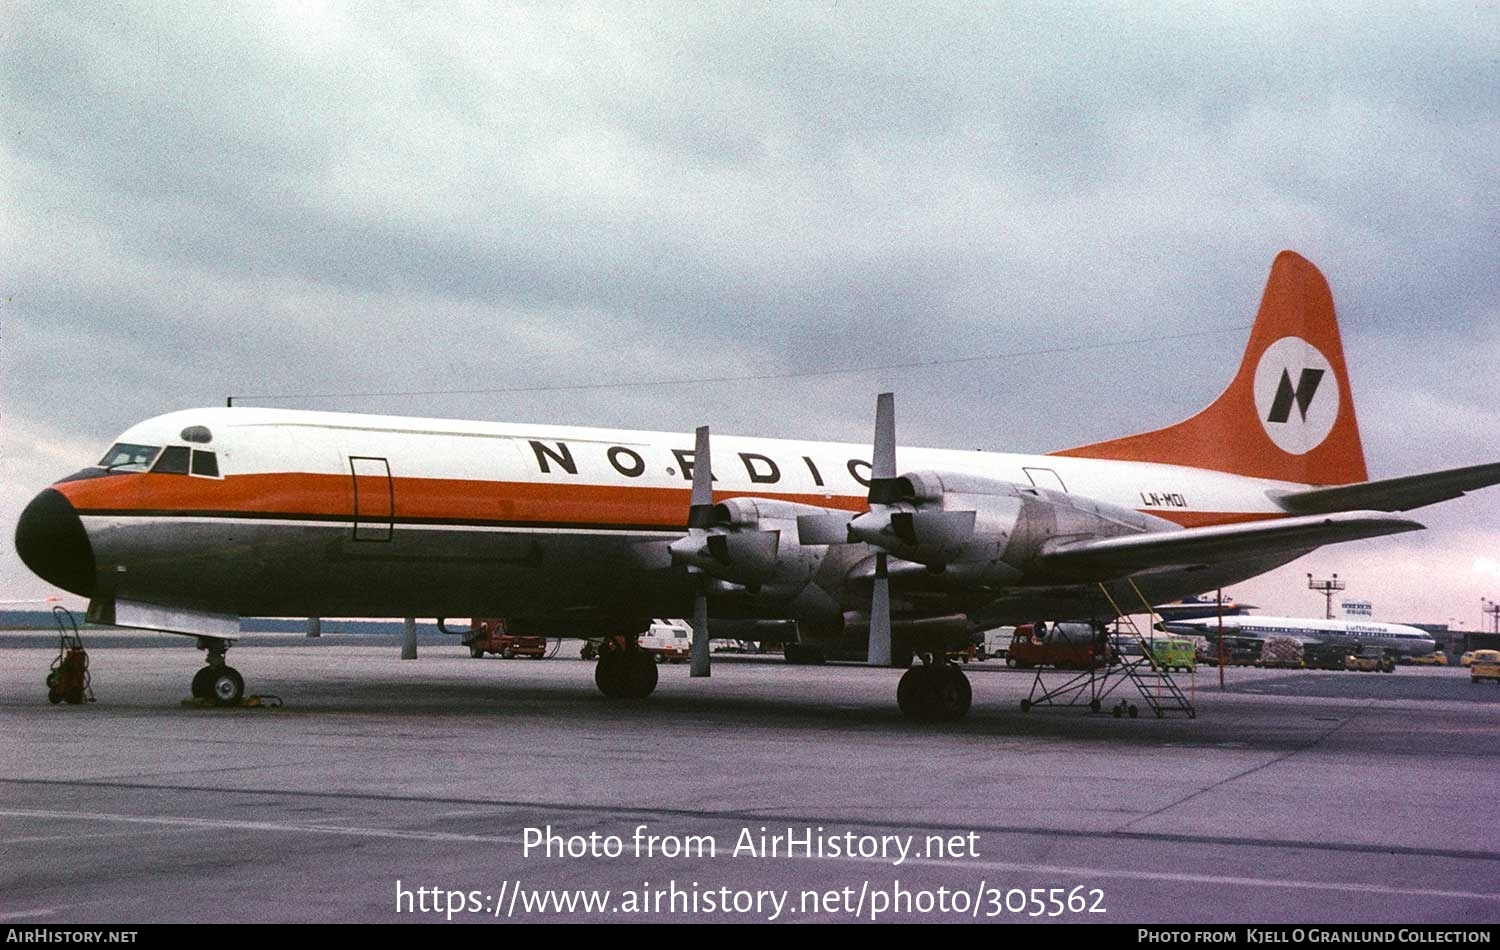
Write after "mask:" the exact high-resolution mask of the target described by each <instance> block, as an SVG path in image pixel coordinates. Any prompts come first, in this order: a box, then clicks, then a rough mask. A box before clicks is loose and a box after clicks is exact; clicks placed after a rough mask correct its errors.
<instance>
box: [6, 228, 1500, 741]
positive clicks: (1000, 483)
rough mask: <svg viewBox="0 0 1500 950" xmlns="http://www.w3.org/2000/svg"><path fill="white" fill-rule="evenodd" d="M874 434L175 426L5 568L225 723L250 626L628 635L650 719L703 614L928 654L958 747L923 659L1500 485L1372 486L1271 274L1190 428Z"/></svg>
mask: <svg viewBox="0 0 1500 950" xmlns="http://www.w3.org/2000/svg"><path fill="white" fill-rule="evenodd" d="M876 429H877V431H876V438H875V441H874V446H873V451H872V446H870V445H863V444H844V443H831V442H802V441H790V440H782V439H771V438H744V437H728V436H720V435H715V436H714V437H713V439H712V442H711V449H710V448H709V445H710V442H709V439H708V434H707V432H706V431H701V432H700V434H699V436H698V438H697V439H694V438H693V437H691V436H690V435H689V434H687V433H670V432H637V431H627V430H616V429H595V428H579V427H571V426H545V425H510V424H502V423H490V422H464V421H454V420H444V419H420V418H406V417H394V416H374V415H357V414H344V413H329V412H303V411H290V410H278V409H264V408H206V409H192V410H186V411H182V412H174V413H170V414H168V415H164V416H158V417H156V418H153V419H148V420H146V421H144V422H141V423H139V424H138V425H135V426H133V427H131V428H130V429H128V430H127V431H126V432H124V433H123V434H122V435H121V436H120V437H119V439H118V441H117V443H116V444H115V445H114V446H113V447H111V449H110V450H109V452H108V453H106V455H105V456H104V457H103V458H102V459H101V460H100V462H99V464H98V465H96V466H94V467H91V468H87V469H85V470H83V471H81V472H79V473H77V474H75V475H73V476H70V477H68V478H65V479H63V480H61V481H59V482H57V483H56V484H54V485H53V486H52V487H50V488H48V489H46V490H44V491H43V492H42V493H41V494H40V495H38V496H37V498H36V499H34V500H33V501H32V502H31V504H30V505H29V506H28V508H27V509H26V511H25V512H24V513H23V515H22V517H21V520H20V522H19V525H18V528H17V532H16V546H17V549H18V551H19V553H20V555H21V557H22V558H23V559H24V560H25V562H26V563H27V564H28V565H29V566H30V567H31V569H32V570H34V571H35V572H36V573H37V574H38V575H40V576H41V577H43V578H44V579H46V580H48V581H50V582H52V583H54V584H56V585H57V586H59V587H62V588H64V589H66V590H69V591H72V592H74V593H76V594H80V595H83V596H86V597H89V598H90V617H91V619H93V620H95V621H96V622H106V623H116V624H119V625H121V626H136V627H146V628H152V629H162V630H169V631H173V632H179V633H184V634H188V635H194V636H198V637H200V638H203V639H202V640H201V641H200V642H203V643H205V644H206V645H208V646H209V647H210V650H209V656H210V663H209V665H208V667H206V668H205V669H204V670H203V671H201V672H200V674H199V677H198V679H197V680H195V686H194V690H195V692H198V693H200V694H201V695H205V696H219V697H220V698H225V699H227V698H231V697H233V698H237V697H238V694H239V690H240V689H242V686H243V684H242V681H240V680H239V677H238V674H237V673H235V674H234V675H233V676H232V677H231V676H228V674H226V673H224V672H223V671H225V670H228V671H229V673H234V671H233V670H231V669H230V668H228V667H227V666H224V665H223V662H222V660H223V653H224V646H225V645H226V644H227V641H228V640H229V639H231V638H232V637H233V636H235V634H236V633H237V631H238V621H239V618H241V617H245V616H378V617H386V616H437V617H471V616H495V617H505V618H506V619H507V622H508V624H509V626H510V629H512V630H514V631H517V632H520V633H542V634H550V635H574V636H612V637H614V636H617V635H618V637H619V640H618V643H619V644H620V649H618V650H606V651H605V655H604V657H603V658H602V659H601V666H600V674H599V684H600V687H601V688H602V689H604V690H605V692H606V693H610V694H611V695H644V694H645V693H649V692H650V687H651V686H653V685H654V682H655V672H654V670H652V671H651V673H650V675H649V676H648V675H647V674H646V673H645V672H644V670H643V668H642V667H641V664H640V663H639V662H638V660H637V659H636V657H635V654H636V653H637V652H638V651H635V650H634V649H633V648H632V647H633V643H634V637H635V635H637V634H638V633H640V632H641V631H643V630H645V628H646V626H647V625H649V623H650V618H651V617H654V616H673V615H681V614H682V613H683V608H684V607H685V606H687V605H688V604H690V603H692V602H693V601H694V600H695V599H696V600H697V602H698V610H697V616H698V617H699V627H700V633H702V637H701V639H702V640H703V642H704V644H705V646H706V624H705V623H703V619H702V618H703V617H704V615H705V614H707V613H708V612H710V611H711V612H712V614H713V616H714V617H715V620H716V621H720V620H722V621H725V622H728V621H731V620H739V621H744V622H746V623H757V622H758V623H764V622H767V621H782V622H783V623H786V624H789V623H791V622H795V629H796V638H797V640H798V641H799V643H800V644H801V646H802V647H803V648H804V649H812V648H816V647H818V646H820V645H832V644H835V643H838V642H842V641H845V640H849V639H854V640H857V641H858V640H863V639H865V638H866V637H868V639H869V649H870V651H871V654H872V655H873V656H875V657H877V658H881V659H883V658H884V656H885V654H887V653H891V652H892V651H893V652H894V654H895V655H896V656H898V657H899V656H901V655H902V654H909V653H910V652H912V651H915V652H916V653H919V654H922V655H924V656H925V657H926V658H927V659H928V660H929V664H930V665H931V666H932V667H933V668H934V669H937V670H940V671H943V672H940V673H934V674H932V675H933V676H934V677H937V676H941V677H945V678H946V679H945V682H946V683H947V684H948V686H949V687H950V688H949V689H948V694H950V699H951V694H955V693H958V694H962V695H960V696H959V697H958V699H952V700H951V702H949V707H948V708H947V710H946V712H944V713H943V715H941V716H938V718H952V716H953V715H954V714H955V709H954V708H953V707H954V704H957V705H961V706H962V707H963V708H964V709H966V708H967V705H968V699H967V685H966V684H964V686H963V688H962V689H954V688H951V687H953V683H954V681H953V675H954V674H952V673H951V672H947V671H945V665H944V663H943V661H942V656H943V655H944V654H945V652H946V646H947V645H948V642H949V641H951V640H953V639H955V638H962V637H964V636H966V633H967V630H968V629H969V628H970V627H971V626H974V625H985V626H991V625H996V624H1000V623H1007V622H1009V623H1019V622H1027V621H1034V620H1039V619H1040V620H1086V621H1103V620H1107V619H1110V618H1112V617H1113V615H1114V610H1113V608H1112V606H1111V599H1113V600H1114V601H1115V602H1116V603H1125V602H1126V600H1125V595H1126V592H1128V591H1130V590H1131V587H1132V585H1134V586H1135V587H1138V588H1139V589H1140V590H1141V591H1142V592H1143V593H1144V594H1145V595H1146V596H1147V597H1148V598H1150V599H1151V600H1153V601H1157V602H1159V601H1164V600H1171V599H1175V598H1177V597H1181V596H1184V595H1188V594H1195V593H1199V592H1201V591H1204V590H1211V589H1214V588H1217V587H1222V586H1227V585H1230V584H1233V583H1236V582H1238V581H1241V580H1244V579H1246V578H1248V577H1252V576H1254V575H1256V574H1259V573H1262V572H1264V571H1266V570H1269V569H1272V568H1274V567H1277V566H1280V565H1282V564H1285V563H1287V562H1289V561H1292V560H1294V559H1295V558H1297V557H1300V556H1302V555H1303V554H1305V553H1307V552H1308V551H1311V550H1313V549H1315V548H1317V547H1318V546H1320V545H1323V544H1327V543H1332V542H1337V541H1344V540H1352V539H1357V538H1369V537H1375V536H1379V535H1383V534H1391V533H1396V532H1401V531H1409V530H1415V529H1417V528H1420V527H1421V526H1420V525H1418V524H1417V523H1416V522H1413V521H1411V520H1409V519H1407V518H1405V517H1403V516H1401V515H1399V514H1396V513H1395V512H1402V511H1407V510H1410V509H1413V508H1417V507H1420V506H1422V505H1426V504H1431V503H1433V502H1436V501H1441V500H1445V499H1448V498H1453V497H1457V496H1458V495H1461V494H1463V493H1464V492H1466V491H1469V490H1472V489H1475V488H1480V487H1484V486H1487V485H1491V484H1494V483H1495V482H1497V481H1500V463H1495V464H1487V465H1477V466H1472V467H1468V468H1463V469H1454V470H1448V471H1444V472H1436V473H1430V474H1425V475H1415V476H1410V477H1406V478H1398V479H1389V480H1384V481H1377V482H1370V481H1367V475H1366V469H1365V460H1364V454H1363V449H1362V447H1361V444H1360V437H1359V427H1358V424H1357V422H1356V419H1355V412H1354V399H1353V395H1352V391H1351V389H1350V385H1349V374H1348V369H1347V367H1346V365H1345V363H1344V354H1343V346H1342V343H1341V341H1340V337H1339V330H1338V324H1337V321H1336V319H1335V316H1334V309H1333V300H1332V296H1331V294H1330V292H1329V289H1328V285H1327V283H1326V282H1325V281H1324V279H1323V276H1322V275H1321V274H1320V273H1319V272H1318V270H1317V269H1316V268H1315V267H1314V266H1313V265H1312V264H1310V263H1309V262H1307V261H1306V260H1304V259H1303V258H1301V257H1299V256H1298V255H1296V254H1294V253H1292V252H1290V251H1287V252H1283V253H1282V254H1280V255H1279V256H1278V257H1277V258H1276V261H1275V263H1274V264H1273V266H1272V269H1271V275H1270V278H1269V281H1268V283H1267V286H1266V292H1265V296H1264V299H1263V300H1262V303H1261V307H1260V312H1259V315H1258V316H1257V318H1256V321H1255V325H1254V328H1253V329H1252V331H1251V336H1250V341H1249V345H1248V346H1247V348H1246V350H1245V355H1244V359H1243V361H1242V363H1241V365H1240V367H1239V370H1238V372H1237V373H1236V375H1235V377H1234V379H1233V381H1232V382H1231V383H1230V385H1229V387H1228V389H1226V390H1225V391H1224V393H1223V394H1222V395H1221V396H1220V397H1219V398H1218V399H1217V400H1215V401H1214V403H1213V404H1212V405H1210V406H1209V407H1208V408H1207V409H1205V410H1204V411H1203V412H1201V413H1199V414H1197V415H1195V416H1193V417H1192V418H1190V419H1187V420H1186V421H1184V422H1181V423H1178V424H1177V425H1174V426H1169V427H1167V428H1164V429H1159V430H1156V431H1153V432H1147V433H1143V434H1140V435H1133V436H1128V437H1125V438H1121V439H1114V440H1110V441H1106V442H1099V443H1096V444H1093V445H1087V446H1082V447H1079V448H1075V449H1070V450H1067V451H1063V452H1057V453H1054V454H1050V455H1016V454H1008V453H989V452H973V451H967V450H966V451H949V450H943V449H927V448H915V447H907V446H900V447H897V446H896V444H895V443H896V439H895V423H894V413H893V404H892V403H891V401H890V400H889V399H887V398H883V399H882V401H881V410H880V413H879V414H878V422H877V427H876ZM705 452H706V453H707V454H709V455H711V458H712V464H711V466H708V467H703V466H699V465H696V464H695V463H696V462H697V460H698V458H699V457H700V456H701V455H703V454H705ZM710 469H711V475H712V483H711V485H710V484H709V482H708V475H709V474H710V471H709V470H710ZM695 471H696V473H697V485H696V492H695V486H694V475H695ZM1129 602H1130V603H1132V604H1133V603H1136V601H1135V599H1134V595H1133V594H1131V595H1130V600H1129ZM612 642H614V641H612ZM705 660H706V657H705ZM907 662H909V660H908V661H907ZM705 671H706V670H705ZM957 675H958V676H960V677H961V674H957ZM647 680H649V684H648V682H647ZM956 714H957V715H961V714H962V712H961V711H958V712H957V713H956Z"/></svg>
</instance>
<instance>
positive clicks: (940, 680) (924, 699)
mask: <svg viewBox="0 0 1500 950" xmlns="http://www.w3.org/2000/svg"><path fill="white" fill-rule="evenodd" d="M973 700H974V691H973V689H972V688H971V687H970V686H969V678H968V677H967V676H965V675H964V674H963V671H961V670H959V669H958V668H957V667H954V666H914V667H912V668H911V669H909V670H907V671H906V672H905V673H904V674H902V676H901V682H900V683H899V684H898V685H897V686H896V705H897V706H899V707H900V708H901V712H902V714H903V715H905V716H906V717H907V718H908V719H915V720H916V721H917V722H952V721H954V720H956V719H962V718H963V717H964V716H965V715H966V714H967V713H968V711H969V706H970V705H971V704H972V703H973Z"/></svg>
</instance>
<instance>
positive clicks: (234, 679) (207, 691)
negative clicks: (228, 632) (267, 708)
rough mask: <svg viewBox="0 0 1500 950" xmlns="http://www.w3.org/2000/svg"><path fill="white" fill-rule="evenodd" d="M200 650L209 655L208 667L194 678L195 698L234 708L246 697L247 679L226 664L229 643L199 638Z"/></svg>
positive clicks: (215, 639)
mask: <svg viewBox="0 0 1500 950" xmlns="http://www.w3.org/2000/svg"><path fill="white" fill-rule="evenodd" d="M198 649H200V650H203V651H205V652H206V653H207V654H208V665H207V666H205V667H204V668H203V669H201V670H199V671H198V672H197V674H196V675H194V676H193V698H194V699H204V700H208V701H209V702H211V703H214V704H215V705H218V706H234V705H237V704H238V703H239V701H240V700H241V699H243V698H244V696H245V678H244V677H243V676H241V675H240V673H239V670H236V669H235V668H234V667H232V666H229V665H227V664H226V663H225V662H224V654H225V653H227V652H229V642H228V641H227V640H220V639H218V638H217V637H199V638H198Z"/></svg>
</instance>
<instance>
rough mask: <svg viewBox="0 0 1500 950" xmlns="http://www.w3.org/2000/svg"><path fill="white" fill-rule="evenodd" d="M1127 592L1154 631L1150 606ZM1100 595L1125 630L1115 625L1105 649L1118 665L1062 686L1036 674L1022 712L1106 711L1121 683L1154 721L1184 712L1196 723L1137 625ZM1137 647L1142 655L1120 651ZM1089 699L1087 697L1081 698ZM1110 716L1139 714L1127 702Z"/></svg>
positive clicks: (1106, 592)
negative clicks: (1131, 687)
mask: <svg viewBox="0 0 1500 950" xmlns="http://www.w3.org/2000/svg"><path fill="white" fill-rule="evenodd" d="M1130 586H1131V588H1132V589H1134V590H1135V593H1136V596H1138V597H1140V598H1141V603H1143V604H1145V605H1146V609H1147V610H1148V611H1150V613H1151V619H1152V621H1153V622H1152V628H1153V629H1154V628H1155V620H1156V612H1155V611H1154V610H1152V609H1151V605H1150V602H1148V601H1147V600H1146V598H1145V597H1144V596H1142V595H1141V592H1140V590H1139V588H1136V587H1135V583H1134V582H1133V581H1132V582H1131V585H1130ZM1099 589H1100V590H1101V591H1103V593H1104V596H1105V598H1106V599H1107V600H1109V603H1110V606H1111V607H1114V608H1115V613H1116V616H1119V617H1120V618H1121V619H1122V620H1123V621H1124V622H1125V624H1126V625H1127V626H1128V630H1127V629H1124V628H1122V627H1121V625H1120V622H1119V621H1116V622H1115V630H1114V632H1113V633H1112V634H1109V635H1108V637H1107V642H1108V645H1109V646H1110V647H1111V648H1112V652H1113V655H1114V656H1115V657H1118V658H1119V659H1120V662H1119V663H1118V664H1117V665H1114V666H1111V665H1110V664H1108V663H1107V662H1106V663H1105V664H1104V665H1103V666H1100V667H1098V668H1094V669H1088V670H1084V671H1082V672H1080V673H1077V674H1075V675H1073V676H1072V677H1070V678H1068V679H1066V681H1065V682H1063V683H1061V684H1059V685H1056V686H1053V687H1049V686H1048V685H1047V682H1046V679H1047V677H1048V676H1049V675H1050V676H1051V677H1052V679H1053V681H1054V682H1056V678H1057V675H1058V674H1057V673H1056V672H1055V671H1052V672H1051V673H1048V672H1044V671H1043V670H1037V673H1036V678H1035V679H1034V680H1033V681H1032V684H1031V695H1029V696H1028V697H1027V698H1026V699H1023V700H1021V711H1022V712H1030V711H1031V710H1032V709H1035V708H1036V707H1038V706H1088V707H1089V711H1090V712H1101V711H1102V710H1103V708H1104V700H1105V699H1106V698H1107V697H1108V696H1109V695H1110V694H1111V693H1113V692H1114V691H1115V690H1116V689H1118V688H1119V687H1120V686H1121V685H1123V684H1124V683H1125V682H1127V681H1128V682H1130V683H1132V684H1133V685H1134V686H1135V688H1136V690H1137V691H1138V692H1139V693H1140V695H1141V698H1142V699H1143V700H1145V702H1146V706H1147V708H1149V709H1150V710H1151V712H1152V713H1153V714H1154V715H1155V716H1156V718H1158V719H1162V718H1165V717H1166V716H1167V714H1168V713H1186V714H1187V717H1188V718H1189V719H1196V718H1198V711H1197V709H1196V708H1195V707H1194V706H1193V703H1192V700H1190V699H1189V698H1188V696H1187V694H1186V693H1184V692H1183V691H1182V687H1180V686H1178V685H1177V681H1176V680H1175V679H1173V678H1172V671H1171V670H1169V669H1167V668H1166V667H1165V666H1163V665H1162V663H1161V661H1160V660H1158V659H1157V657H1156V653H1155V651H1154V650H1153V649H1152V647H1153V643H1152V641H1151V640H1150V639H1148V638H1147V637H1146V636H1145V634H1143V633H1142V632H1141V629H1140V628H1139V627H1138V626H1136V623H1135V620H1134V619H1133V618H1131V617H1130V616H1128V615H1125V614H1124V613H1123V612H1122V611H1120V608H1119V605H1118V604H1116V603H1115V602H1114V598H1112V597H1110V595H1109V590H1108V589H1107V588H1106V587H1105V586H1104V585H1103V584H1100V585H1099ZM1132 641H1133V642H1134V645H1135V646H1137V647H1139V649H1140V655H1139V656H1135V655H1127V653H1126V651H1125V650H1124V649H1123V647H1124V646H1125V645H1126V644H1127V643H1130V642H1132ZM1085 697H1087V698H1085ZM1110 713H1111V714H1112V715H1113V716H1115V717H1116V718H1119V717H1121V716H1127V715H1128V716H1129V717H1130V718H1132V719H1134V718H1135V717H1136V716H1137V715H1138V714H1139V708H1138V707H1137V706H1135V705H1134V704H1133V703H1130V702H1129V701H1128V700H1126V699H1123V698H1122V699H1121V700H1120V701H1119V702H1118V703H1116V704H1115V705H1114V706H1113V707H1111V709H1110Z"/></svg>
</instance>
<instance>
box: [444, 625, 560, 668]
mask: <svg viewBox="0 0 1500 950" xmlns="http://www.w3.org/2000/svg"><path fill="white" fill-rule="evenodd" d="M464 646H466V647H468V648H469V656H472V657H473V658H474V659H476V660H477V659H479V658H480V657H482V656H484V655H485V654H486V653H498V654H500V656H501V657H502V658H503V659H507V660H509V659H511V658H512V657H517V656H529V657H531V658H532V659H534V660H541V659H545V658H546V656H547V638H546V637H525V636H515V635H513V634H511V633H510V632H509V631H507V630H506V629H505V621H504V620H480V619H478V618H475V619H474V620H473V621H471V623H470V625H469V635H468V636H467V637H465V638H464Z"/></svg>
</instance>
